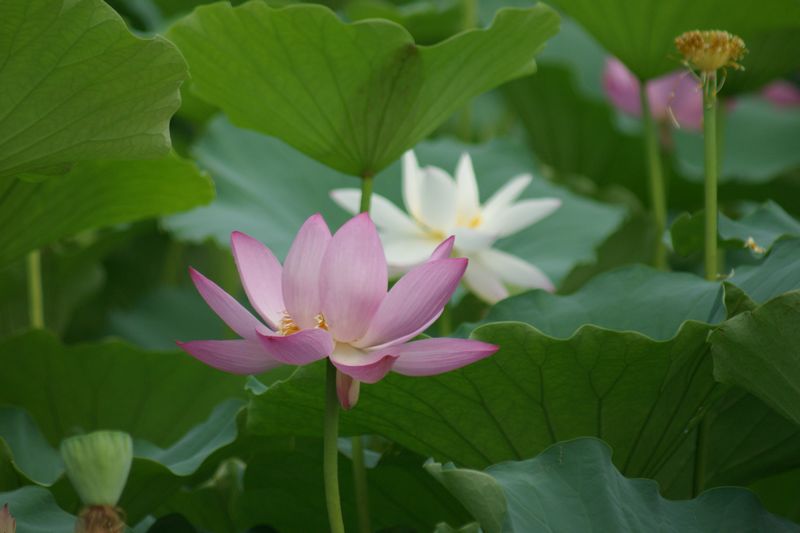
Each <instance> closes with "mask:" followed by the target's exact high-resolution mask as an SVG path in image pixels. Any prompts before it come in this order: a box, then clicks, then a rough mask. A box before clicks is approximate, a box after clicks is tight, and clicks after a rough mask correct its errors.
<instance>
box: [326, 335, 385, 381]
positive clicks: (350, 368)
mask: <svg viewBox="0 0 800 533" xmlns="http://www.w3.org/2000/svg"><path fill="white" fill-rule="evenodd" d="M330 359H331V363H333V365H334V366H335V367H336V369H337V370H339V371H340V372H342V373H344V374H347V375H348V376H350V377H352V378H355V379H357V380H359V381H363V382H365V383H375V382H377V381H380V380H381V379H382V378H383V376H385V375H386V374H387V373H388V372H389V370H391V368H392V364H393V363H394V361H395V359H397V356H396V355H394V354H390V353H378V352H364V351H361V350H359V349H356V348H353V347H352V346H350V345H347V344H337V346H336V349H335V350H334V351H333V353H332V354H331V355H330Z"/></svg>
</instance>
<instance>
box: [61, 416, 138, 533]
mask: <svg viewBox="0 0 800 533" xmlns="http://www.w3.org/2000/svg"><path fill="white" fill-rule="evenodd" d="M61 457H62V458H63V460H64V465H65V466H66V471H67V476H68V477H69V479H70V481H71V482H72V485H73V487H75V491H76V492H77V493H78V496H80V498H81V501H82V502H83V504H84V506H85V507H84V509H83V511H81V513H80V516H79V518H78V523H77V525H76V529H75V531H76V533H101V532H102V533H121V532H122V531H123V530H124V528H125V523H124V519H123V517H122V512H121V510H120V509H119V508H117V507H116V505H117V502H118V501H119V498H120V496H121V495H122V491H123V489H124V488H125V483H126V482H127V480H128V473H129V472H130V469H131V462H132V460H133V442H132V441H131V437H130V435H128V434H127V433H124V432H121V431H95V432H94V433H89V434H88V435H80V436H76V437H70V438H68V439H65V440H64V441H63V442H62V443H61Z"/></svg>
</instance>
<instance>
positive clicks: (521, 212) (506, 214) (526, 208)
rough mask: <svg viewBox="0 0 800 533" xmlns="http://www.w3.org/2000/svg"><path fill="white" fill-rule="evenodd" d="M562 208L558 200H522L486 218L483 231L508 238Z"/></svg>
mask: <svg viewBox="0 0 800 533" xmlns="http://www.w3.org/2000/svg"><path fill="white" fill-rule="evenodd" d="M559 207H561V200H559V199H558V198H535V199H530V200H522V201H520V202H517V203H515V204H514V205H512V206H510V207H506V208H505V209H503V210H501V211H498V212H496V213H494V214H492V215H491V216H486V215H484V216H485V218H484V221H483V224H481V230H483V231H485V232H487V233H493V234H495V235H497V236H498V237H506V236H508V235H511V234H513V233H516V232H518V231H520V230H523V229H525V228H527V227H528V226H531V225H533V224H535V223H537V222H539V221H540V220H541V219H543V218H545V217H546V216H548V215H550V214H551V213H552V212H553V211H555V210H556V209H558V208H559Z"/></svg>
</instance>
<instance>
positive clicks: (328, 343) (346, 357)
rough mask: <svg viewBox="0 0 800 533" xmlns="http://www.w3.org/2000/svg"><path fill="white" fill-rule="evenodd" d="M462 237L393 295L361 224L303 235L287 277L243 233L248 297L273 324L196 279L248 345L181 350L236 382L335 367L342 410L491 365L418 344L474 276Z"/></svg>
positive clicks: (376, 245) (321, 223)
mask: <svg viewBox="0 0 800 533" xmlns="http://www.w3.org/2000/svg"><path fill="white" fill-rule="evenodd" d="M453 240H454V238H453V237H450V238H449V239H447V240H445V241H444V242H443V243H441V244H440V245H439V247H438V248H436V250H435V251H434V252H433V254H432V255H431V257H430V259H429V260H428V261H427V262H425V263H423V264H421V265H419V266H417V267H416V268H414V269H412V270H411V271H409V272H408V273H407V274H406V275H405V276H403V277H402V278H401V279H400V280H399V281H398V282H397V283H396V284H395V285H394V286H393V287H392V289H391V290H389V291H388V292H387V285H388V269H387V265H386V258H385V256H384V252H383V246H382V245H381V241H380V238H379V237H378V232H377V230H376V229H375V225H374V224H373V223H372V220H370V218H369V216H368V215H367V214H364V213H362V214H360V215H358V216H355V217H353V218H352V219H350V220H349V221H348V222H347V223H345V224H344V225H343V226H342V227H341V228H340V229H339V231H337V232H336V234H334V235H331V232H330V230H329V229H328V226H327V224H326V223H325V220H324V219H323V218H322V216H321V215H319V214H317V215H314V216H312V217H310V218H309V219H308V220H306V222H305V224H303V227H302V228H300V231H299V232H298V233H297V237H295V240H294V242H293V243H292V246H291V248H290V250H289V253H288V255H287V256H286V261H284V264H283V267H281V264H280V263H279V262H278V260H277V259H276V258H275V256H274V255H273V254H272V252H271V251H270V250H269V249H268V248H267V247H266V246H264V245H263V244H261V243H260V242H259V241H257V240H256V239H253V238H252V237H248V236H247V235H245V234H243V233H239V232H234V233H233V234H232V235H231V248H232V250H233V255H234V258H235V260H236V266H237V268H238V269H239V276H240V277H241V279H242V284H243V285H244V289H245V292H246V293H247V297H248V299H249V300H250V303H251V304H252V305H253V308H254V309H255V310H256V311H257V312H258V314H259V315H260V316H261V318H262V319H263V321H264V322H263V323H262V322H261V321H260V320H258V319H257V318H256V317H254V316H253V315H252V314H251V313H250V312H249V311H248V310H247V309H245V308H244V307H243V306H242V305H241V304H239V303H238V302H237V301H236V300H235V299H234V298H233V297H232V296H230V295H229V294H228V293H226V292H225V291H223V290H222V289H221V288H220V287H219V286H217V285H216V284H215V283H214V282H212V281H210V280H209V279H207V278H205V277H204V276H203V275H202V274H200V273H199V272H197V271H195V270H194V269H191V270H190V272H191V276H192V280H193V281H194V284H195V286H196V287H197V290H198V291H199V292H200V294H201V295H202V296H203V298H204V299H205V301H206V303H208V305H209V306H210V307H211V308H212V309H213V310H214V312H216V313H217V315H219V317H220V318H221V319H222V320H223V321H225V323H226V324H228V326H230V328H231V329H232V330H233V331H235V332H236V333H237V334H238V335H239V336H240V337H242V338H241V339H239V340H203V341H192V342H187V343H178V345H179V346H180V347H181V348H183V349H184V350H185V351H186V352H188V353H189V354H190V355H192V356H194V357H196V358H197V359H199V360H201V361H203V362H204V363H206V364H208V365H210V366H213V367H214V368H218V369H220V370H224V371H226V372H232V373H235V374H257V373H259V372H263V371H265V370H268V369H270V368H273V367H275V366H278V365H280V364H289V365H305V364H308V363H312V362H314V361H317V360H319V359H323V358H325V357H328V358H330V360H331V362H332V363H333V364H334V365H335V366H336V369H337V391H338V394H339V401H340V403H341V404H342V407H344V408H345V409H349V408H351V407H352V406H353V405H355V403H356V401H357V400H358V391H359V383H360V382H362V381H363V382H366V383H375V382H377V381H379V380H380V379H381V378H383V377H384V376H385V375H386V374H387V373H388V372H389V371H390V370H394V371H395V372H398V373H400V374H405V375H408V376H428V375H433V374H440V373H442V372H447V371H449V370H454V369H456V368H460V367H462V366H464V365H467V364H469V363H472V362H474V361H477V360H479V359H483V358H484V357H488V356H489V355H491V354H493V353H494V352H495V351H497V349H498V347H497V346H494V345H492V344H486V343H484V342H480V341H475V340H466V339H424V340H418V341H412V342H408V341H409V340H410V339H412V338H414V337H416V336H417V335H419V334H420V333H421V332H423V331H424V330H425V329H427V328H428V326H430V325H431V324H432V323H433V322H434V321H435V320H436V319H437V318H438V317H439V315H440V314H441V313H442V309H443V308H444V306H445V304H446V303H447V302H448V301H449V300H450V297H451V296H452V294H453V292H454V291H455V289H456V287H457V286H458V283H459V281H460V280H461V276H462V275H463V274H464V271H465V269H466V267H467V260H466V259H463V258H452V259H451V258H450V253H451V251H452V249H453Z"/></svg>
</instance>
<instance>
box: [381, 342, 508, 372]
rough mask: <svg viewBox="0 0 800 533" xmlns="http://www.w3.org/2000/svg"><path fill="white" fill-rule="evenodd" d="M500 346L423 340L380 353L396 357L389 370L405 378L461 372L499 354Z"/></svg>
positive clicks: (483, 343) (482, 343) (386, 349)
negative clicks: (457, 369) (470, 365)
mask: <svg viewBox="0 0 800 533" xmlns="http://www.w3.org/2000/svg"><path fill="white" fill-rule="evenodd" d="M498 348H499V346H495V345H494V344H487V343H485V342H481V341H475V340H469V339H425V340H421V341H414V342H409V343H406V344H400V345H398V346H393V347H389V348H385V349H384V350H381V353H387V354H388V353H392V354H395V355H397V356H398V357H397V360H396V361H395V362H394V366H393V367H392V370H394V371H395V372H398V373H400V374H405V375H406V376H432V375H434V374H441V373H443V372H449V371H450V370H455V369H456V368H461V367H462V366H466V365H468V364H470V363H474V362H475V361H479V360H480V359H483V358H485V357H489V356H490V355H492V354H493V353H495V352H496V351H497V350H498Z"/></svg>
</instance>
